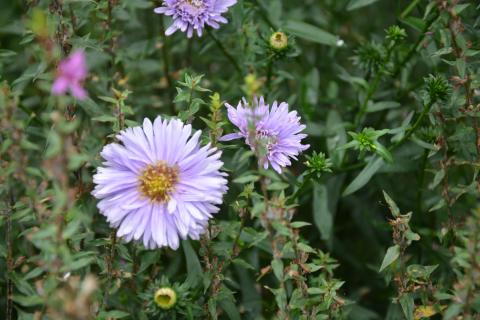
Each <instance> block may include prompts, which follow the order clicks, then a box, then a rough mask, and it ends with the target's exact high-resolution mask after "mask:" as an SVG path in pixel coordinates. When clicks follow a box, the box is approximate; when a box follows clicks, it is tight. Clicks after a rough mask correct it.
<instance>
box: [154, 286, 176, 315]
mask: <svg viewBox="0 0 480 320" xmlns="http://www.w3.org/2000/svg"><path fill="white" fill-rule="evenodd" d="M176 302H177V294H176V293H175V291H174V290H173V289H172V288H169V287H165V288H160V289H158V290H157V292H155V303H156V304H157V305H158V306H159V307H160V308H162V309H164V310H168V309H170V308H172V307H173V306H174V305H175V303H176Z"/></svg>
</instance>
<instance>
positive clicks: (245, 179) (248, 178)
mask: <svg viewBox="0 0 480 320" xmlns="http://www.w3.org/2000/svg"><path fill="white" fill-rule="evenodd" d="M258 179H260V178H259V177H258V176H255V175H247V176H243V177H239V178H236V179H234V180H233V182H234V183H240V184H246V183H250V182H255V181H258Z"/></svg>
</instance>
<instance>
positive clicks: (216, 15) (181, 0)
mask: <svg viewBox="0 0 480 320" xmlns="http://www.w3.org/2000/svg"><path fill="white" fill-rule="evenodd" d="M235 3H237V0H164V1H163V6H161V7H158V8H155V10H154V12H155V13H158V14H164V15H166V16H171V17H172V18H173V23H172V25H171V26H170V27H168V29H167V30H166V31H165V34H166V35H167V36H169V35H171V34H173V33H174V32H175V31H177V30H180V31H182V32H186V33H187V37H188V38H191V37H192V36H193V34H194V32H196V33H197V35H198V36H199V37H201V36H202V34H203V29H204V28H205V27H206V26H207V25H208V26H210V27H212V28H214V29H218V28H220V23H227V22H228V20H227V19H226V18H224V17H223V16H222V14H224V13H225V12H227V11H228V8H229V7H231V6H233V5H234V4H235Z"/></svg>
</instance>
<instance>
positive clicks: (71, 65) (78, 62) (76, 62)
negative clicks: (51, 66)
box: [52, 50, 87, 100]
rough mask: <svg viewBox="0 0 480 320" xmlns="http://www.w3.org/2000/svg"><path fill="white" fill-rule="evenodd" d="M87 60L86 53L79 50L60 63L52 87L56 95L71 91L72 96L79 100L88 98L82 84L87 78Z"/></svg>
mask: <svg viewBox="0 0 480 320" xmlns="http://www.w3.org/2000/svg"><path fill="white" fill-rule="evenodd" d="M85 60H86V59H85V53H84V52H83V51H82V50H78V51H75V52H74V53H72V54H71V55H70V56H69V57H67V58H65V59H64V60H62V61H61V62H60V64H59V66H58V68H57V77H56V79H55V82H54V83H53V86H52V93H53V94H54V95H63V94H65V93H66V92H67V90H70V92H71V93H72V95H73V96H74V97H75V98H77V99H79V100H83V99H85V98H86V97H87V92H86V91H85V89H83V87H82V83H83V81H84V80H85V78H86V77H87V63H86V61H85Z"/></svg>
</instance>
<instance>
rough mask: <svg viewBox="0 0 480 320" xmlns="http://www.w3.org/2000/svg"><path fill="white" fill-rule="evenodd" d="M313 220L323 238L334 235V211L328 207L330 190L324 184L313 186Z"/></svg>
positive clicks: (326, 238) (326, 239) (327, 238)
mask: <svg viewBox="0 0 480 320" xmlns="http://www.w3.org/2000/svg"><path fill="white" fill-rule="evenodd" d="M313 221H314V222H315V226H317V228H318V230H319V231H320V234H321V236H322V239H323V240H325V241H328V240H329V239H330V238H331V237H332V230H333V213H332V212H331V211H330V209H329V207H328V190H327V187H325V185H323V184H318V183H314V186H313Z"/></svg>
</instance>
